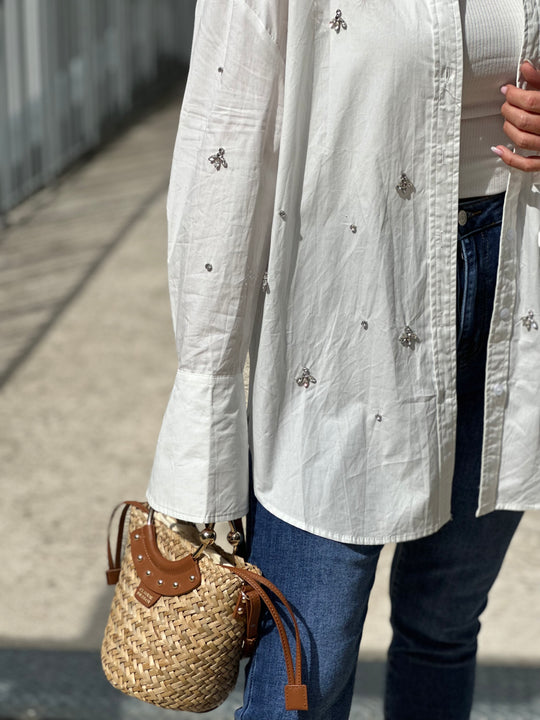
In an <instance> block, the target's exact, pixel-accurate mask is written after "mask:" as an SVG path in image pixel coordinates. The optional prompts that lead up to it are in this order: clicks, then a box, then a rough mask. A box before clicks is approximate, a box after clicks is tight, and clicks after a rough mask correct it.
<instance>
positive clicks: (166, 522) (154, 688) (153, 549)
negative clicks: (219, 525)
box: [101, 501, 307, 712]
mask: <svg viewBox="0 0 540 720" xmlns="http://www.w3.org/2000/svg"><path fill="white" fill-rule="evenodd" d="M122 505H123V506H124V507H123V511H122V514H121V518H120V523H119V529H118V540H117V547H116V557H115V558H113V556H112V553H111V549H110V541H109V540H108V557H109V570H108V572H107V580H108V582H109V584H113V583H117V584H116V591H115V594H114V598H113V602H112V606H111V611H110V615H109V620H108V622H107V626H106V629H105V637H104V640H103V644H102V648H101V661H102V666H103V670H104V672H105V675H106V676H107V679H108V680H109V682H110V683H111V684H112V685H113V686H114V687H115V688H117V689H118V690H121V691H122V692H124V693H126V694H128V695H131V696H133V697H136V698H138V699H140V700H144V701H146V702H149V703H152V704H154V705H158V706H160V707H163V708H168V709H173V710H184V711H190V712H207V711H209V710H212V709H214V708H215V707H217V706H218V705H220V704H221V703H222V702H223V701H224V700H225V699H226V698H227V696H228V695H229V693H230V692H231V690H232V689H233V688H234V685H235V683H236V679H237V676H238V669H239V663H240V659H241V657H242V655H243V654H249V652H250V651H251V650H252V649H253V647H254V644H255V642H256V633H257V625H258V618H259V609H260V605H261V600H262V601H263V602H264V603H265V604H266V605H267V607H268V609H269V610H270V613H271V615H272V617H273V618H274V620H275V621H276V624H277V625H278V630H279V633H280V637H281V640H282V644H283V651H284V655H285V663H286V666H287V674H288V684H287V685H286V686H285V705H286V709H288V710H306V709H307V693H306V687H305V685H302V681H301V647H300V638H299V633H298V627H297V625H296V620H295V618H294V615H293V614H292V610H291V609H290V607H289V605H288V603H287V601H286V600H285V598H284V597H283V596H282V594H281V593H280V592H279V590H278V589H277V588H275V587H274V586H273V585H272V584H271V583H269V581H267V580H265V579H264V578H262V576H261V572H260V570H259V569H258V568H256V567H255V566H253V565H249V564H248V563H246V562H245V561H244V560H243V559H242V558H240V557H238V556H237V555H234V554H229V553H226V552H225V551H223V550H222V549H221V548H219V547H218V546H217V545H216V544H215V533H214V532H213V526H207V528H206V530H204V531H203V532H202V533H201V534H200V535H199V532H198V530H197V528H196V527H195V526H194V525H192V524H189V523H178V522H175V521H174V520H173V519H171V518H166V517H165V516H162V515H158V516H157V517H156V518H154V513H153V511H151V510H150V509H149V508H148V506H147V505H144V504H142V503H137V502H132V501H130V502H126V503H122ZM119 507H121V506H118V508H119ZM118 508H116V509H118ZM130 508H131V513H130V522H129V537H128V539H127V541H126V545H125V549H124V552H123V557H122V538H123V527H124V522H125V519H126V515H127V511H128V510H129V509H130ZM115 512H116V510H115ZM113 515H114V513H113ZM111 522H112V517H111ZM109 534H110V526H109ZM229 539H230V540H231V541H234V542H235V543H237V542H238V541H239V537H238V535H236V536H235V535H234V534H233V536H231V533H229ZM201 540H202V542H201ZM263 585H264V586H266V587H269V588H270V589H271V590H272V592H274V593H275V594H276V595H277V596H278V597H279V599H280V600H281V601H282V602H283V604H284V605H285V607H286V608H287V609H288V611H289V612H290V613H291V616H292V619H293V623H294V627H295V633H296V667H295V666H294V663H293V661H292V656H291V653H290V648H289V643H288V639H287V635H286V632H285V629H284V627H283V623H282V622H281V619H280V617H279V614H278V613H277V611H276V609H275V607H274V605H273V603H272V602H271V600H270V598H269V597H268V595H267V593H266V592H265V590H264V589H263V587H262V586H263Z"/></svg>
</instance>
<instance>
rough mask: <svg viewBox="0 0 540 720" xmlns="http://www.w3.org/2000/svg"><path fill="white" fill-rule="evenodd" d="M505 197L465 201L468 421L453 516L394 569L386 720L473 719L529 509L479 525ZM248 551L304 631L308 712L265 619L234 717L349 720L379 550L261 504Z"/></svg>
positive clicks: (461, 344) (462, 411)
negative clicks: (317, 530) (290, 702)
mask: <svg viewBox="0 0 540 720" xmlns="http://www.w3.org/2000/svg"><path fill="white" fill-rule="evenodd" d="M503 199H504V195H497V196H492V197H489V198H472V199H468V200H465V201H462V202H461V203H460V210H462V211H464V212H465V213H466V215H465V214H464V213H463V212H461V213H460V216H459V217H460V224H459V228H458V275H459V278H458V280H459V282H458V286H459V292H458V298H457V303H458V307H457V323H458V348H457V350H458V379H457V386H458V420H457V440H456V466H455V473H454V480H453V489H452V514H453V520H452V521H451V522H449V523H447V524H446V525H445V526H444V527H443V528H441V530H439V531H438V532H437V533H435V534H434V535H431V536H429V537H425V538H421V539H419V540H414V541H411V542H404V543H400V544H398V545H397V547H396V551H395V554H394V559H393V564H392V574H391V581H390V596H391V601H392V616H391V623H392V629H393V639H392V642H391V645H390V648H389V651H388V662H387V677H386V691H385V718H386V720H467V718H469V716H470V711H471V705H472V697H473V688H474V675H475V662H476V649H477V635H478V631H479V629H480V623H479V620H478V618H479V616H480V614H481V613H482V611H483V610H484V608H485V606H486V603H487V596H488V592H489V590H490V588H491V586H492V585H493V582H494V581H495V579H496V577H497V574H498V572H499V569H500V567H501V564H502V561H503V558H504V555H505V553H506V550H507V548H508V545H509V543H510V541H511V539H512V536H513V534H514V532H515V530H516V528H517V526H518V523H519V521H520V519H521V513H517V512H508V511H497V512H492V513H490V514H489V515H485V516H483V517H481V518H476V517H475V510H476V506H477V500H478V486H479V477H480V453H481V447H482V426H483V395H484V378H485V361H486V341H487V336H488V332H489V323H490V318H491V312H492V307H493V296H494V290H495V278H496V272H497V261H498V249H499V234H500V224H501V215H502V204H503ZM248 536H249V537H248V542H249V554H250V559H251V561H252V562H254V563H256V564H257V565H258V566H259V567H260V568H261V570H262V571H263V573H264V575H266V577H268V578H269V579H270V580H272V581H273V582H274V583H276V585H277V586H278V587H280V588H281V589H282V590H283V592H284V593H285V595H286V596H287V598H288V600H289V602H290V603H291V604H292V605H293V607H294V609H295V611H296V613H297V618H298V620H299V624H300V632H301V634H302V642H303V652H304V656H305V657H304V662H305V671H304V675H305V676H306V680H305V682H306V683H307V685H308V696H309V704H310V709H309V711H308V712H298V713H296V712H286V711H285V707H284V700H283V686H284V685H285V683H286V674H285V667H284V662H283V657H282V650H281V645H280V641H279V637H278V633H277V632H276V630H275V627H274V625H273V623H272V622H271V621H269V619H268V618H267V617H263V621H262V623H261V632H260V640H259V645H258V648H257V650H256V652H255V655H254V657H253V659H252V660H251V661H250V663H249V665H248V668H247V676H246V689H245V694H244V705H243V707H242V708H239V709H238V710H237V711H236V713H235V719H236V720H278V718H279V719H280V720H285V718H288V719H290V720H295V719H298V720H304V718H306V719H307V718H310V719H312V720H346V718H348V716H349V712H350V706H351V700H352V694H353V685H354V678H355V671H356V664H357V656H358V649H359V646H360V639H361V636H362V628H363V624H364V619H365V616H366V611H367V604H368V598H369V594H370V591H371V587H372V585H373V580H374V577H375V570H376V566H377V561H378V558H379V554H380V551H381V547H382V546H380V545H374V546H370V545H351V544H345V543H339V542H336V541H334V540H327V539H325V538H321V537H318V536H316V535H312V534H310V533H307V532H305V531H303V530H299V529H298V528H295V527H293V526H292V525H289V524H288V523H286V522H283V521H282V520H279V519H278V518H276V517H275V516H273V515H272V514H270V513H269V512H268V511H267V510H265V508H263V507H262V506H261V505H260V503H258V502H257V501H256V500H255V499H254V498H253V499H252V508H251V511H250V516H249V519H248Z"/></svg>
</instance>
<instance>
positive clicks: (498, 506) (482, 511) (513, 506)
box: [476, 503, 540, 518]
mask: <svg viewBox="0 0 540 720" xmlns="http://www.w3.org/2000/svg"><path fill="white" fill-rule="evenodd" d="M495 510H511V511H512V512H530V511H531V510H536V511H538V510H540V503H525V504H520V503H495V504H494V505H485V506H483V507H479V508H478V509H477V511H476V517H477V518H478V517H483V516H484V515H489V513H491V512H494V511H495Z"/></svg>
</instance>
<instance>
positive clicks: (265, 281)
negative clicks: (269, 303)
mask: <svg viewBox="0 0 540 720" xmlns="http://www.w3.org/2000/svg"><path fill="white" fill-rule="evenodd" d="M262 291H263V293H269V292H270V285H269V284H268V273H267V272H265V273H264V275H263V281H262Z"/></svg>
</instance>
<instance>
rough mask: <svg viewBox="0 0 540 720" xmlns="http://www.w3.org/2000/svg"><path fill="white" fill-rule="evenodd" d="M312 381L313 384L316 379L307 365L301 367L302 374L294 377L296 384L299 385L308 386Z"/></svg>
mask: <svg viewBox="0 0 540 720" xmlns="http://www.w3.org/2000/svg"><path fill="white" fill-rule="evenodd" d="M311 383H313V385H316V383H317V381H316V380H315V378H314V377H313V375H312V374H311V370H310V369H309V368H307V367H303V368H302V374H301V375H300V376H299V377H297V378H296V384H297V385H299V386H300V387H302V386H303V387H305V388H308V387H309V386H310V384H311Z"/></svg>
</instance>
